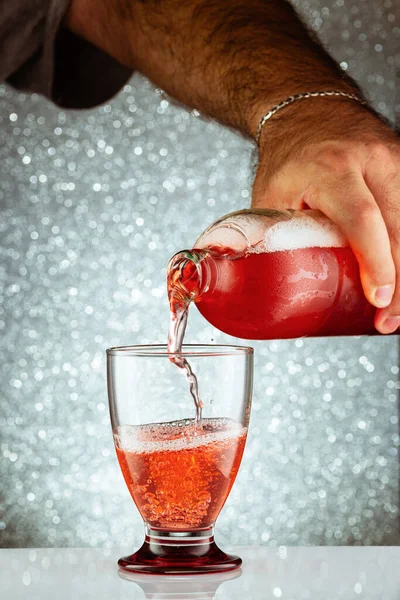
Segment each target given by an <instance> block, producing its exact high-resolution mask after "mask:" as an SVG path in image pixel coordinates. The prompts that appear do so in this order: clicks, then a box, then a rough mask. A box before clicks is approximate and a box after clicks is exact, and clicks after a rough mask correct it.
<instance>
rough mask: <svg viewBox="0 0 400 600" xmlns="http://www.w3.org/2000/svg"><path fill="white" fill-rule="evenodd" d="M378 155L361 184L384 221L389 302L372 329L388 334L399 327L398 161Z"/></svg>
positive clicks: (399, 236) (399, 174) (399, 190)
mask: <svg viewBox="0 0 400 600" xmlns="http://www.w3.org/2000/svg"><path fill="white" fill-rule="evenodd" d="M381 155H382V156H379V155H378V156H376V155H373V156H372V157H371V160H370V161H369V162H368V164H367V168H366V173H365V181H366V183H367V185H368V187H369V189H370V190H371V192H372V194H373V195H374V198H375V200H376V202H377V203H378V205H379V207H380V210H381V213H382V216H383V218H384V220H385V223H386V227H387V230H388V234H389V240H390V246H391V253H392V258H393V263H394V266H395V270H396V285H395V291H394V295H393V298H392V301H391V303H390V305H389V306H388V307H387V308H386V309H384V310H379V311H377V314H376V317H375V327H376V328H377V329H378V330H379V331H381V332H382V333H392V332H394V331H396V330H397V329H398V327H399V326H400V158H399V159H397V160H396V158H395V156H394V155H393V154H391V153H390V151H389V150H387V149H383V151H382V152H381Z"/></svg>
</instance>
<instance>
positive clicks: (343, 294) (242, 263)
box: [170, 247, 377, 340]
mask: <svg viewBox="0 0 400 600" xmlns="http://www.w3.org/2000/svg"><path fill="white" fill-rule="evenodd" d="M194 252H195V251H194ZM200 265H201V272H202V275H203V280H204V281H205V280H208V282H209V283H208V289H207V288H206V291H203V290H202V289H198V288H196V286H197V285H198V279H197V278H196V274H197V271H196V269H195V268H193V266H192V265H191V264H190V263H189V264H188V265H187V267H185V268H184V269H183V270H182V274H181V280H180V283H181V285H182V286H183V287H184V288H186V289H187V290H188V291H189V292H192V293H193V298H194V302H195V304H196V306H197V308H198V309H199V311H200V312H201V314H202V315H203V316H204V317H205V318H206V319H207V320H208V321H209V322H210V323H211V324H212V325H214V326H215V327H217V328H218V329H219V330H221V331H223V332H225V333H228V334H230V335H232V336H236V337H239V338H244V339H260V340H267V339H284V338H295V337H301V336H333V335H361V334H376V333H377V331H376V330H375V328H374V323H373V321H374V314H375V308H374V307H373V306H372V305H371V304H369V303H368V302H367V300H366V299H365V296H364V293H363V290H362V287H361V281H360V275H359V267H358V263H357V261H356V258H355V256H354V254H353V252H352V251H351V249H350V248H349V247H340V248H334V247H333V248H321V247H315V248H301V249H296V250H285V251H275V252H264V253H248V254H246V255H244V256H240V257H235V255H234V254H231V255H229V254H228V255H227V254H226V250H225V251H221V250H220V251H217V250H215V249H213V250H211V251H210V253H209V255H208V256H206V257H205V258H203V260H202V261H201V263H200ZM171 282H172V279H171ZM173 285H174V283H172V285H170V300H171V308H172V311H176V310H177V308H178V304H177V303H175V304H174V297H175V294H174V291H173Z"/></svg>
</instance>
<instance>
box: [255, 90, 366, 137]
mask: <svg viewBox="0 0 400 600" xmlns="http://www.w3.org/2000/svg"><path fill="white" fill-rule="evenodd" d="M316 96H342V97H343V98H350V99H351V100H357V102H360V104H364V105H365V104H367V103H366V101H365V100H363V99H362V98H360V96H358V95H357V94H347V93H346V92H339V91H337V90H325V91H322V92H304V93H302V94H294V95H293V96H289V98H286V100H282V102H279V104H276V105H275V106H274V107H272V108H271V109H270V110H269V111H268V112H267V113H266V114H265V115H264V116H263V117H261V119H260V122H259V124H258V127H257V132H256V142H257V145H259V142H260V136H261V132H262V129H263V127H264V125H265V123H266V122H267V121H268V120H269V119H270V118H271V117H273V116H274V115H275V114H276V113H277V112H278V111H279V110H281V109H282V108H285V106H288V105H289V104H292V103H293V102H296V100H303V99H305V98H315V97H316Z"/></svg>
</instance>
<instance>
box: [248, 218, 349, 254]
mask: <svg viewBox="0 0 400 600" xmlns="http://www.w3.org/2000/svg"><path fill="white" fill-rule="evenodd" d="M348 245H349V244H348V241H347V240H346V237H345V236H344V235H343V233H342V232H341V231H340V229H339V228H338V227H337V225H335V224H334V223H332V221H330V220H329V219H327V218H326V217H322V216H321V217H318V218H317V217H309V216H307V215H302V216H299V217H293V218H291V219H290V220H288V221H280V222H279V223H276V224H275V225H272V227H270V228H269V229H268V230H267V231H266V233H265V236H264V240H263V241H262V242H261V243H260V244H258V245H257V246H258V248H257V251H258V252H278V251H283V250H299V249H301V248H343V247H345V246H348Z"/></svg>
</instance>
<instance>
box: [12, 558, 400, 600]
mask: <svg viewBox="0 0 400 600" xmlns="http://www.w3.org/2000/svg"><path fill="white" fill-rule="evenodd" d="M224 549H225V550H229V551H231V552H235V553H237V554H239V555H240V556H241V557H242V559H243V565H242V569H241V572H240V571H236V572H232V573H231V574H229V575H225V577H235V578H232V579H230V580H225V581H224V576H220V575H198V576H196V577H190V576H186V577H184V578H182V577H179V578H177V577H167V578H166V577H159V576H148V575H147V576H142V577H141V578H139V576H136V580H135V581H126V580H124V579H122V578H121V577H120V576H119V574H118V568H117V564H116V563H117V559H118V558H119V557H120V556H122V555H126V554H128V553H129V551H128V552H127V549H126V548H125V549H118V548H114V549H92V548H54V549H46V548H40V549H37V550H33V549H2V550H0V598H1V600H21V599H24V600H25V599H26V600H36V599H40V600H50V599H51V600H54V599H55V600H67V599H68V600H81V599H89V598H92V599H94V600H103V599H104V600H105V599H107V600H128V599H129V600H144V599H145V598H147V599H151V600H162V599H164V600H184V599H191V600H211V599H215V600H228V599H229V600H239V599H240V600H275V599H276V598H282V599H283V600H339V599H344V600H353V599H354V600H355V599H364V600H365V599H367V598H368V599H369V600H399V599H400V548H398V547H384V548H378V547H368V548H363V547H353V548H350V547H329V548H328V547H317V548H286V547H281V548H265V547H243V548H229V549H227V548H224Z"/></svg>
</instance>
